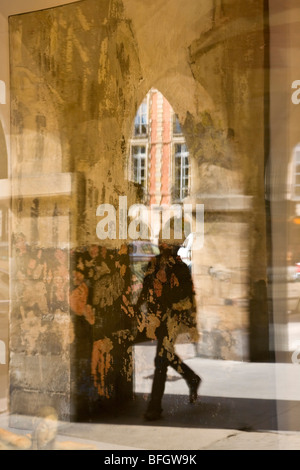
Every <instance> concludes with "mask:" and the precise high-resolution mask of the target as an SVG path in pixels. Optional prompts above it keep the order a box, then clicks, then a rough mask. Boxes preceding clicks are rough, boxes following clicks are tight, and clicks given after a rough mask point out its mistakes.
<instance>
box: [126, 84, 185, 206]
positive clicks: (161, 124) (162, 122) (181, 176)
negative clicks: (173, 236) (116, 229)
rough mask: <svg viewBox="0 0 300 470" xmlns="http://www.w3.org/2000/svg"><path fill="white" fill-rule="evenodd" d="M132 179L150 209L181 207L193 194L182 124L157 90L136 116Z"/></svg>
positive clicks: (131, 160)
mask: <svg viewBox="0 0 300 470" xmlns="http://www.w3.org/2000/svg"><path fill="white" fill-rule="evenodd" d="M129 175H130V176H129V179H132V180H133V181H134V182H135V183H138V184H139V185H141V187H142V188H143V191H144V201H145V202H148V203H150V205H151V204H158V205H170V204H172V203H175V202H176V203H178V202H181V201H182V200H183V199H184V198H185V197H186V196H187V195H188V192H189V187H190V165H189V152H188V149H187V146H186V142H185V139H184V136H183V134H182V130H181V126H180V123H179V121H178V118H177V116H176V114H175V112H174V110H173V109H172V107H171V105H170V104H169V102H168V101H167V100H166V98H165V97H164V96H163V95H162V94H161V93H160V92H159V91H158V90H156V89H153V88H152V89H151V90H150V91H149V92H148V93H147V96H146V97H145V99H144V101H143V102H142V104H141V105H140V107H139V109H138V111H137V114H136V116H135V120H134V125H133V132H132V138H131V140H130V159H129Z"/></svg>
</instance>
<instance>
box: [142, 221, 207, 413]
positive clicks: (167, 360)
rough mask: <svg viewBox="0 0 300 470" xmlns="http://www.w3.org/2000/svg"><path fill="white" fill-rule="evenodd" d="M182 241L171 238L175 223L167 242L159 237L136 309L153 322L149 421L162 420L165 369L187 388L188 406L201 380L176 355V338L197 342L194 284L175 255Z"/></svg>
mask: <svg viewBox="0 0 300 470" xmlns="http://www.w3.org/2000/svg"><path fill="white" fill-rule="evenodd" d="M181 243H182V240H177V239H175V238H174V219H173V224H171V234H170V239H168V240H163V239H162V237H160V242H159V248H160V254H159V255H158V256H156V257H155V258H154V259H153V260H151V261H150V263H149V265H148V269H147V272H146V275H145V278H144V282H143V288H142V292H141V294H140V297H139V299H138V301H137V304H136V308H137V311H138V312H139V311H140V308H141V306H142V305H143V304H144V303H146V305H147V315H154V316H155V319H156V325H157V328H156V331H155V335H156V338H157V349H156V357H155V372H154V379H153V384H152V392H151V398H150V401H149V404H148V408H147V411H146V413H145V415H144V418H145V419H146V420H148V421H153V420H157V419H159V418H160V417H161V413H162V411H163V410H162V407H161V402H162V398H163V394H164V390H165V383H166V378H167V369H168V366H171V367H173V369H175V370H176V371H177V372H178V373H179V374H180V375H181V376H182V377H183V378H184V379H185V381H186V383H187V385H188V387H189V398H190V403H195V402H196V400H197V397H198V395H197V392H198V388H199V386H200V383H201V378H200V377H199V376H198V375H197V374H195V372H194V371H193V370H192V369H190V368H189V367H188V366H187V365H186V364H185V363H184V362H182V360H181V359H180V358H179V357H178V356H177V355H176V353H175V343H176V340H177V338H178V335H179V334H181V333H186V332H189V334H190V336H191V340H192V341H195V342H196V341H198V338H199V336H198V331H197V326H196V303H195V292H194V288H193V282H192V278H191V274H190V270H189V268H188V266H187V265H186V264H185V263H184V262H183V261H182V260H181V258H180V257H179V256H178V254H177V252H178V249H179V247H180V245H181Z"/></svg>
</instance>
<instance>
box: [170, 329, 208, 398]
mask: <svg viewBox="0 0 300 470" xmlns="http://www.w3.org/2000/svg"><path fill="white" fill-rule="evenodd" d="M175 341H176V337H175V335H173V337H172V336H170V337H168V338H165V339H164V349H165V351H166V354H167V358H168V364H169V365H170V366H171V367H172V368H173V369H174V370H176V372H178V374H180V375H181V376H182V377H183V378H184V380H185V381H186V383H187V385H188V387H189V391H190V403H195V402H196V400H197V398H198V393H197V392H198V388H199V386H200V383H201V378H200V377H199V376H198V375H197V374H196V373H195V372H194V371H193V370H192V369H191V368H190V367H189V366H187V365H186V364H185V363H184V362H183V361H182V360H181V359H180V357H179V356H177V354H176V353H175Z"/></svg>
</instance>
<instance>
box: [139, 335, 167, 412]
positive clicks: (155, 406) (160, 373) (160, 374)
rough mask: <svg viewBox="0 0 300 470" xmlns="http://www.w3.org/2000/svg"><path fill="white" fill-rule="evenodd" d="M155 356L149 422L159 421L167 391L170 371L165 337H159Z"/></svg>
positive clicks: (148, 410)
mask: <svg viewBox="0 0 300 470" xmlns="http://www.w3.org/2000/svg"><path fill="white" fill-rule="evenodd" d="M157 341H158V342H157V348H156V356H155V361H154V364H155V370H154V377H153V382H152V391H151V397H150V401H149V404H148V407H147V411H146V413H145V415H144V417H145V418H146V419H148V420H152V419H158V418H159V417H160V415H161V412H162V408H161V402H162V398H163V394H164V391H165V384H166V378H167V370H168V359H167V354H166V350H165V349H164V347H163V341H164V337H163V335H162V336H160V337H158V340H157Z"/></svg>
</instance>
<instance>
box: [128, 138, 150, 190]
mask: <svg viewBox="0 0 300 470" xmlns="http://www.w3.org/2000/svg"><path fill="white" fill-rule="evenodd" d="M132 167H133V178H134V182H135V183H138V184H140V185H141V186H143V188H146V182H147V152H146V145H133V146H132Z"/></svg>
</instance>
